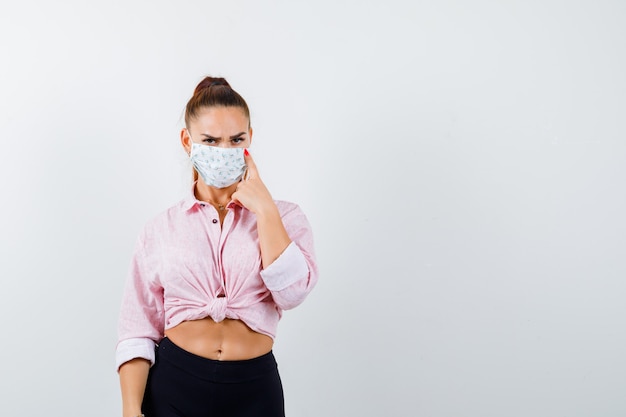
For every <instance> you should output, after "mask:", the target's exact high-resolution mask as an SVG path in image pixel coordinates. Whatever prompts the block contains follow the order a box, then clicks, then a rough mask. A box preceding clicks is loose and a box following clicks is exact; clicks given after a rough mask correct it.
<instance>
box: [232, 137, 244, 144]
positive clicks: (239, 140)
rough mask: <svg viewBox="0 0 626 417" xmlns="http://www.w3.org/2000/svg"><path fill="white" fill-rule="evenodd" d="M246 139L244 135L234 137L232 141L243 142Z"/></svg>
mask: <svg viewBox="0 0 626 417" xmlns="http://www.w3.org/2000/svg"><path fill="white" fill-rule="evenodd" d="M244 140H245V139H244V138H243V137H242V136H239V137H237V138H234V139H232V142H233V143H235V144H238V143H241V142H243V141H244Z"/></svg>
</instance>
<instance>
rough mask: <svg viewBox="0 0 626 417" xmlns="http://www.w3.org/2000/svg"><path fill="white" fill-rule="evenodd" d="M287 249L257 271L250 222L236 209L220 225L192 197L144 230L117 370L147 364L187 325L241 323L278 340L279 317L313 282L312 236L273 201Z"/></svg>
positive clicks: (293, 209)
mask: <svg viewBox="0 0 626 417" xmlns="http://www.w3.org/2000/svg"><path fill="white" fill-rule="evenodd" d="M276 205H277V207H278V210H279V212H280V215H281V218H282V221H283V224H284V225H285V229H286V230H287V234H288V235H289V237H290V238H291V240H292V242H291V244H290V245H289V246H288V247H287V248H286V249H285V250H284V251H283V253H282V254H281V255H280V256H279V257H278V259H276V260H275V261H274V262H273V263H272V264H271V265H269V266H268V267H267V268H265V269H262V266H261V253H260V249H259V239H258V235H257V227H256V216H255V214H254V213H252V212H250V211H248V210H247V209H245V208H243V207H240V206H238V205H236V204H234V203H230V204H229V205H228V208H227V209H228V212H227V214H226V218H225V219H224V224H223V225H222V226H220V222H219V217H218V213H217V211H216V210H215V208H214V207H213V206H212V205H211V204H207V203H204V202H201V201H198V200H196V198H195V197H194V196H193V193H191V194H190V196H189V197H188V198H186V199H184V200H182V201H181V202H179V203H178V204H176V205H175V206H173V207H171V208H169V209H168V210H166V211H165V212H163V213H161V214H160V215H158V216H157V217H155V218H154V219H153V220H151V221H150V222H148V223H147V224H146V226H145V228H144V230H143V231H142V233H141V234H140V236H139V240H138V242H137V246H136V248H135V253H134V256H133V260H132V264H131V270H130V276H129V277H128V280H127V282H126V287H125V290H124V295H123V298H122V307H121V312H120V318H119V328H118V334H119V339H118V344H117V349H116V362H117V367H118V369H119V367H120V365H122V364H123V363H124V362H126V361H129V360H131V359H133V358H145V359H147V360H149V361H150V362H151V363H152V364H154V358H155V357H154V347H155V344H156V343H158V342H159V341H160V340H161V339H162V338H163V336H164V331H165V330H166V329H169V328H172V327H174V326H176V325H178V324H180V323H181V322H183V321H185V320H196V319H201V318H205V317H209V316H210V317H211V318H213V320H215V321H216V322H220V321H222V320H224V319H225V318H230V319H239V320H242V321H243V322H244V323H246V325H248V327H250V328H251V329H252V330H254V331H256V332H259V333H262V334H265V335H268V336H270V337H272V338H274V337H275V336H276V328H277V326H278V321H279V319H280V317H281V315H282V311H283V310H287V309H290V308H294V307H296V306H297V305H298V304H300V303H301V302H302V301H303V300H304V299H305V297H306V296H307V294H308V293H309V292H310V291H311V289H312V288H313V286H314V285H315V283H316V282H317V266H316V263H315V254H314V249H313V236H312V234H311V228H310V226H309V222H308V220H307V219H306V217H305V215H304V213H303V212H302V210H301V209H300V208H299V207H298V206H297V205H296V204H293V203H289V202H285V201H276Z"/></svg>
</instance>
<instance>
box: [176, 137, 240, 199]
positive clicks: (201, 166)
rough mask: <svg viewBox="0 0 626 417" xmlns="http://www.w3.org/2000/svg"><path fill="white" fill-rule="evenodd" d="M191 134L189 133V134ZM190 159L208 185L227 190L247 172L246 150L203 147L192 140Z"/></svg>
mask: <svg viewBox="0 0 626 417" xmlns="http://www.w3.org/2000/svg"><path fill="white" fill-rule="evenodd" d="M187 133H189V132H187ZM189 139H190V140H191V152H190V153H189V159H190V160H191V163H192V164H193V166H194V168H195V169H196V171H198V174H200V176H201V177H202V179H203V180H204V182H205V184H206V185H210V186H213V187H216V188H225V187H228V186H229V185H233V184H234V183H236V182H238V181H239V180H241V178H242V177H243V175H244V174H245V172H246V168H247V166H246V163H245V160H244V158H243V150H244V148H220V147H219V146H209V145H201V144H199V143H195V142H194V141H193V140H192V139H191V135H189Z"/></svg>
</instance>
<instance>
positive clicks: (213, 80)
mask: <svg viewBox="0 0 626 417" xmlns="http://www.w3.org/2000/svg"><path fill="white" fill-rule="evenodd" d="M218 85H224V86H226V87H230V84H228V81H226V79H225V78H217V77H204V79H203V80H202V81H200V84H198V86H197V87H196V90H195V91H194V92H193V93H194V95H195V94H198V92H199V91H202V90H204V89H205V88H211V87H215V86H218Z"/></svg>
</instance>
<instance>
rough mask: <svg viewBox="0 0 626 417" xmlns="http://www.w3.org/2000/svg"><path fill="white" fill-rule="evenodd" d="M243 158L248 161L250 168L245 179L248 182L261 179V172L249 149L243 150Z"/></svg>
mask: <svg viewBox="0 0 626 417" xmlns="http://www.w3.org/2000/svg"><path fill="white" fill-rule="evenodd" d="M243 158H244V160H245V161H246V165H247V166H248V169H247V171H246V175H245V177H244V179H247V180H248V179H251V178H259V171H258V170H257V167H256V164H255V163H254V159H252V156H251V155H250V152H248V150H247V149H244V150H243Z"/></svg>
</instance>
